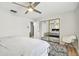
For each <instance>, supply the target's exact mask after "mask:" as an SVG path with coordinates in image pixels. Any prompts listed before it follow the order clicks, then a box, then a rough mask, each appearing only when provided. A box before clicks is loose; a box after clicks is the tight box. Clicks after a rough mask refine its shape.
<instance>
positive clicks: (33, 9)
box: [33, 9, 42, 14]
mask: <svg viewBox="0 0 79 59" xmlns="http://www.w3.org/2000/svg"><path fill="white" fill-rule="evenodd" d="M33 10H34V11H35V12H37V13H39V14H41V13H42V12H40V11H38V10H36V9H33Z"/></svg>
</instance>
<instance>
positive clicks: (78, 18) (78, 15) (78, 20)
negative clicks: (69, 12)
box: [75, 5, 79, 52]
mask: <svg viewBox="0 0 79 59" xmlns="http://www.w3.org/2000/svg"><path fill="white" fill-rule="evenodd" d="M75 15H76V34H77V38H78V52H79V5H78V7H77V9H76V10H75Z"/></svg>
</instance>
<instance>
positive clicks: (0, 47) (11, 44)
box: [0, 37, 50, 56]
mask: <svg viewBox="0 0 79 59" xmlns="http://www.w3.org/2000/svg"><path fill="white" fill-rule="evenodd" d="M49 46H50V45H49V44H48V43H47V42H45V41H42V40H39V39H32V38H26V37H9V38H2V39H0V56H45V55H47V52H48V48H49Z"/></svg>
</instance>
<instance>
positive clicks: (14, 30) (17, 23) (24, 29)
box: [0, 10, 31, 37]
mask: <svg viewBox="0 0 79 59" xmlns="http://www.w3.org/2000/svg"><path fill="white" fill-rule="evenodd" d="M15 15H16V14H15ZM15 15H13V14H12V13H6V12H3V11H1V10H0V37H4V36H16V35H26V36H28V35H29V31H30V30H29V29H30V28H28V27H29V24H30V23H29V22H30V20H31V19H28V18H24V17H19V16H15Z"/></svg>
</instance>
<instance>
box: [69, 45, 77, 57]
mask: <svg viewBox="0 0 79 59" xmlns="http://www.w3.org/2000/svg"><path fill="white" fill-rule="evenodd" d="M67 50H68V55H69V56H78V52H77V50H76V49H75V48H74V47H69V46H68V47H67Z"/></svg>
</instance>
